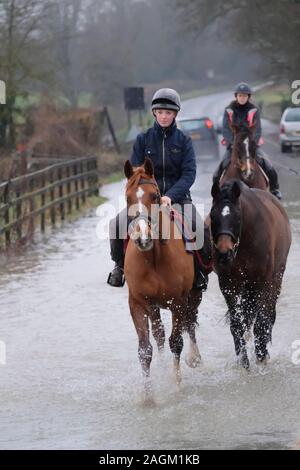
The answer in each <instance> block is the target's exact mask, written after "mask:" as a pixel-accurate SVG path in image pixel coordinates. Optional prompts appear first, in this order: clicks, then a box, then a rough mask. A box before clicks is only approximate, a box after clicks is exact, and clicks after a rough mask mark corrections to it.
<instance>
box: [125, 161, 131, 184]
mask: <svg viewBox="0 0 300 470" xmlns="http://www.w3.org/2000/svg"><path fill="white" fill-rule="evenodd" d="M124 173H125V176H126V178H127V179H128V180H129V178H131V177H132V175H133V168H132V165H131V163H130V161H129V160H126V162H125V165H124Z"/></svg>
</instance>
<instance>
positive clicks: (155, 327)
mask: <svg viewBox="0 0 300 470" xmlns="http://www.w3.org/2000/svg"><path fill="white" fill-rule="evenodd" d="M149 315H150V320H151V326H152V334H153V337H154V339H155V341H156V343H157V347H158V351H159V352H161V351H162V350H163V348H164V344H165V328H164V325H163V322H162V321H161V317H160V310H159V307H151V308H150V314H149Z"/></svg>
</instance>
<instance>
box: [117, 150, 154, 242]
mask: <svg viewBox="0 0 300 470" xmlns="http://www.w3.org/2000/svg"><path fill="white" fill-rule="evenodd" d="M124 173H125V176H126V178H127V180H128V181H127V185H126V201H127V210H128V216H129V219H130V220H131V223H130V226H129V233H130V237H131V239H132V240H134V242H135V244H136V246H137V248H138V249H139V250H140V251H148V250H151V249H152V248H153V239H154V238H155V235H154V233H153V230H154V229H156V224H157V214H158V210H159V204H160V192H159V188H158V186H157V183H156V181H155V179H154V171H153V165H152V162H151V160H150V159H149V158H145V163H144V165H142V166H139V167H136V168H135V167H133V166H132V165H131V163H130V161H129V160H127V161H126V162H125V165H124ZM156 238H157V236H156Z"/></svg>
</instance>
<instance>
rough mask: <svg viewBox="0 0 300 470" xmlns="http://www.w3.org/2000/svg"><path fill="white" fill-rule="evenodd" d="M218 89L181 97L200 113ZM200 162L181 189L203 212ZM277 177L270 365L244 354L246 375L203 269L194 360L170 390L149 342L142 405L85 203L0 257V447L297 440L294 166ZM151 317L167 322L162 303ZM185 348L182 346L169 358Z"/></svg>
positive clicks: (205, 182)
mask: <svg viewBox="0 0 300 470" xmlns="http://www.w3.org/2000/svg"><path fill="white" fill-rule="evenodd" d="M220 96H221V95H220ZM220 96H217V95H213V96H211V97H203V98H201V99H199V100H193V102H192V104H193V105H194V106H197V109H199V110H200V109H202V110H203V111H202V112H205V113H207V112H208V111H206V110H208V109H211V106H213V105H214V106H217V104H216V103H218V105H220V102H221V100H220ZM222 97H223V101H224V100H225V99H226V96H225V95H224V94H222ZM227 98H228V95H227ZM228 101H229V99H228ZM201 106H202V108H201ZM186 109H187V108H185V111H186ZM204 110H205V111H204ZM268 139H269V140H268V144H267V145H266V151H267V152H268V153H270V154H271V153H272V157H273V158H274V159H275V160H276V161H278V162H281V163H282V164H283V165H284V166H292V165H293V167H294V168H298V167H299V163H298V160H297V157H296V156H287V157H286V156H284V160H283V157H282V156H281V155H280V151H279V147H278V145H277V143H276V141H275V140H274V139H273V137H272V135H271V134H270V136H269V137H268ZM212 170H213V167H210V166H209V164H207V165H206V166H205V167H204V166H201V164H199V167H198V177H197V181H196V183H195V185H194V187H193V196H194V200H195V202H203V201H204V203H205V212H206V213H207V212H208V211H209V208H210V196H209V191H210V181H211V172H212ZM280 180H281V185H282V189H283V193H284V201H285V202H284V204H285V206H286V208H287V210H288V213H289V215H290V219H291V225H292V231H293V244H292V248H291V252H290V256H289V261H288V266H287V271H286V274H285V277H284V283H283V290H282V295H281V297H280V300H279V302H278V308H277V321H276V324H275V327H274V334H273V345H272V346H271V347H270V349H269V350H270V354H271V361H270V363H269V364H268V366H267V367H266V368H264V369H260V368H259V367H258V366H256V364H255V358H254V353H253V351H252V352H251V354H250V355H251V370H250V372H246V371H244V370H241V369H240V368H239V367H237V365H236V359H235V354H234V348H233V341H232V337H231V334H230V331H229V326H228V325H227V324H226V323H225V313H226V307H225V302H224V300H223V297H222V295H221V294H220V291H219V288H218V283H217V277H216V276H215V274H212V275H211V276H210V283H209V288H208V290H207V292H206V293H205V294H204V298H203V301H202V304H201V306H200V309H199V328H198V331H197V338H198V344H199V349H200V352H201V354H202V358H203V363H202V365H201V367H199V368H198V369H190V368H188V367H187V366H186V364H185V363H184V361H182V375H183V381H182V385H181V387H180V389H177V388H176V386H175V384H174V383H173V378H172V355H171V353H170V351H169V348H168V346H167V344H168V343H167V342H166V349H165V351H164V354H163V355H162V357H159V356H158V353H157V350H156V347H154V357H153V361H152V367H151V370H152V379H153V385H154V393H155V403H156V404H155V405H154V406H152V407H145V406H144V405H143V401H142V393H141V392H142V380H141V370H140V365H139V362H138V359H137V337H136V333H135V330H134V327H133V324H132V321H131V317H130V314H129V308H128V303H127V297H128V292H127V287H126V285H125V286H124V288H123V289H116V288H112V287H110V286H108V285H107V284H106V278H107V274H108V272H109V270H110V268H111V267H112V263H111V261H110V259H109V248H108V241H107V240H99V238H98V237H97V232H96V227H97V225H98V224H99V222H100V221H102V220H103V218H101V217H100V215H101V214H100V213H99V212H98V213H97V212H96V211H95V210H92V211H90V213H89V214H87V215H86V216H85V217H82V218H81V219H80V220H77V221H75V222H72V223H65V224H64V226H63V227H62V228H60V229H57V230H56V231H54V232H52V234H51V236H48V237H46V238H45V239H40V240H38V241H37V242H36V243H35V244H34V245H32V246H31V247H29V248H28V249H27V250H26V251H24V252H23V254H21V255H19V256H11V257H10V258H9V259H4V258H3V259H1V266H0V296H1V300H0V305H1V316H0V341H1V342H0V389H1V393H0V448H1V449H204V448H213V449H221V448H231V449H240V448H248V449H255V448H259V449H277V448H291V447H293V445H294V443H295V442H296V441H297V440H299V438H300V407H299V393H300V353H299V354H297V350H296V349H293V346H294V347H296V346H297V345H296V343H295V341H299V342H300V321H299V305H300V289H299V285H300V284H299V281H300V266H299V242H300V235H299V230H300V185H299V177H297V176H296V175H293V174H291V173H290V172H288V171H287V170H284V169H282V170H281V171H280ZM123 191H124V182H121V183H115V184H112V185H109V186H106V187H104V188H103V191H102V194H104V195H106V196H107V197H108V199H109V200H108V203H115V202H116V201H117V198H118V197H119V196H120V195H122V194H123ZM105 207H108V206H107V205H106V206H103V207H102V209H101V210H103V208H104V209H105ZM98 233H99V231H98ZM162 317H163V321H164V323H165V326H166V329H167V333H169V332H170V313H169V312H168V311H163V312H162ZM152 343H153V344H154V341H152ZM186 345H188V341H186ZM298 349H300V345H298ZM185 352H186V347H185V349H184V351H183V357H184V355H185ZM298 362H299V364H297V363H298Z"/></svg>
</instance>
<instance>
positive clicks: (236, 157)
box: [220, 120, 269, 190]
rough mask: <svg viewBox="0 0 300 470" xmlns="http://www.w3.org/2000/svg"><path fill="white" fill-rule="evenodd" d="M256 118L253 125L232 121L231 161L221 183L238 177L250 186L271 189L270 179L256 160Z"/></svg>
mask: <svg viewBox="0 0 300 470" xmlns="http://www.w3.org/2000/svg"><path fill="white" fill-rule="evenodd" d="M255 126H256V122H255V120H254V121H253V123H252V122H251V125H247V124H244V125H242V126H240V125H237V124H234V123H232V124H231V129H232V132H233V136H234V137H233V145H232V156H231V162H230V164H229V166H228V168H227V169H226V171H225V172H224V173H223V175H222V177H221V179H220V185H222V184H223V183H225V182H226V181H228V180H230V179H232V178H238V179H240V180H241V181H243V182H244V183H245V184H247V186H249V187H250V188H259V189H265V190H269V180H268V177H267V175H266V174H265V173H264V171H263V169H262V168H261V167H260V165H259V163H258V162H257V160H256V152H257V144H256V142H255V139H254V135H255Z"/></svg>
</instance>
